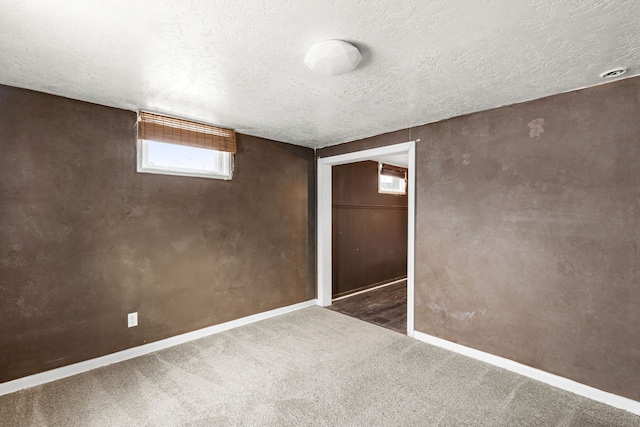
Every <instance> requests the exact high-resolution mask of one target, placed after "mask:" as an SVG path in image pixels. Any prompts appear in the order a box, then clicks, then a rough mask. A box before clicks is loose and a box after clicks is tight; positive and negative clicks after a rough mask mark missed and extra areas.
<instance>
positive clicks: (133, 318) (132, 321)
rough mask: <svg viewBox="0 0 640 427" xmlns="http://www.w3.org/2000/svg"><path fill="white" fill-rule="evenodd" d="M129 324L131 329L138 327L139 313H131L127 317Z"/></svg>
mask: <svg viewBox="0 0 640 427" xmlns="http://www.w3.org/2000/svg"><path fill="white" fill-rule="evenodd" d="M127 324H128V326H129V327H130V328H132V327H134V326H138V312H137V311H136V312H135V313H129V314H128V315H127Z"/></svg>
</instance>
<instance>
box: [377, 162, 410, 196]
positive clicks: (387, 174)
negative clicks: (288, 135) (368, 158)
mask: <svg viewBox="0 0 640 427" xmlns="http://www.w3.org/2000/svg"><path fill="white" fill-rule="evenodd" d="M378 193H382V194H395V195H405V194H407V170H406V169H405V168H401V167H399V166H393V165H387V164H383V163H379V164H378Z"/></svg>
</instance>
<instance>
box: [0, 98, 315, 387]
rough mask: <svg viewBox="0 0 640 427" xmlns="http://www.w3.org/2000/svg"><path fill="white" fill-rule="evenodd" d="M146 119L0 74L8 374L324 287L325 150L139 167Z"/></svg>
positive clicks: (1, 289) (278, 303)
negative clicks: (200, 172)
mask: <svg viewBox="0 0 640 427" xmlns="http://www.w3.org/2000/svg"><path fill="white" fill-rule="evenodd" d="M135 120H136V114H135V113H133V112H130V111H123V110H118V109H113V108H108V107H102V106H98V105H93V104H88V103H83V102H79V101H74V100H70V99H65V98H60V97H56V96H51V95H45V94H42V93H37V92H31V91H26V90H22V89H16V88H10V87H6V86H0V152H1V153H2V155H0V325H1V326H0V382H4V381H7V380H11V379H14V378H18V377H22V376H25V375H29V374H33V373H36V372H41V371H44V370H47V369H52V368H56V367H59V366H63V365H68V364H71V363H74V362H78V361H82V360H86V359H89V358H93V357H96V356H101V355H104V354H108V353H112V352H115V351H118V350H122V349H126V348H129V347H133V346H137V345H141V344H144V343H148V342H151V341H155V340H159V339H162V338H167V337H170V336H173V335H176V334H180V333H183V332H187V331H192V330H195V329H198V328H202V327H206V326H210V325H214V324H218V323H221V322H225V321H229V320H232V319H237V318H239V317H242V316H247V315H250V314H254V313H257V312H262V311H266V310H270V309H273V308H277V307H282V306H286V305H289V304H294V303H298V302H301V301H306V300H309V299H312V298H314V288H315V284H314V279H315V271H314V269H315V267H310V266H313V265H314V262H315V261H314V260H315V254H314V251H315V249H314V248H315V237H314V236H315V228H314V227H315V216H314V215H315V214H314V213H315V207H314V206H315V192H314V190H313V189H314V188H315V182H314V176H315V166H314V157H313V151H312V150H310V149H306V148H301V147H295V146H292V145H288V144H282V143H278V142H274V141H268V140H264V139H260V138H255V137H251V136H246V135H240V136H239V141H238V153H237V156H236V170H235V174H234V177H233V180H232V181H220V180H213V179H204V178H187V177H175V176H164V175H151V174H140V173H136V171H135V169H136V160H135V158H136V151H135V137H134V123H135ZM310 189H311V191H310ZM131 311H138V313H139V326H138V327H135V328H131V329H128V328H127V321H126V320H127V313H128V312H131Z"/></svg>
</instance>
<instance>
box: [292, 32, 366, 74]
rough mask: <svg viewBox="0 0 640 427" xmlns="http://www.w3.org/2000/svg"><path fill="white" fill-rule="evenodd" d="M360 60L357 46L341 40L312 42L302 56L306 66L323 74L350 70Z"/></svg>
mask: <svg viewBox="0 0 640 427" xmlns="http://www.w3.org/2000/svg"><path fill="white" fill-rule="evenodd" d="M361 60H362V55H360V52H359V51H358V48H357V47H355V46H354V45H352V44H351V43H347V42H343V41H342V40H326V41H323V42H320V43H317V44H314V45H313V46H311V49H309V51H308V52H307V54H306V55H305V57H304V63H305V65H306V66H307V68H309V69H310V70H311V71H314V72H316V73H318V74H324V75H325V76H338V75H340V74H344V73H346V72H347V71H351V70H353V69H354V68H356V67H357V66H358V64H359V63H360V61H361Z"/></svg>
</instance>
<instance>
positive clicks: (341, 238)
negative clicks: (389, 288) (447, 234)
mask: <svg viewBox="0 0 640 427" xmlns="http://www.w3.org/2000/svg"><path fill="white" fill-rule="evenodd" d="M331 169H332V182H333V184H332V204H333V206H332V208H333V209H332V215H333V220H332V224H333V230H332V232H333V239H332V244H333V250H332V259H333V262H332V264H333V294H334V296H339V295H342V294H344V293H349V292H350V291H354V290H357V289H361V288H364V287H367V286H371V285H375V284H380V283H384V282H388V281H390V280H393V279H398V278H401V277H404V276H406V275H407V196H396V195H393V194H380V193H378V163H377V162H372V161H367V162H358V163H350V164H346V165H340V166H334V167H333V168H331Z"/></svg>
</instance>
